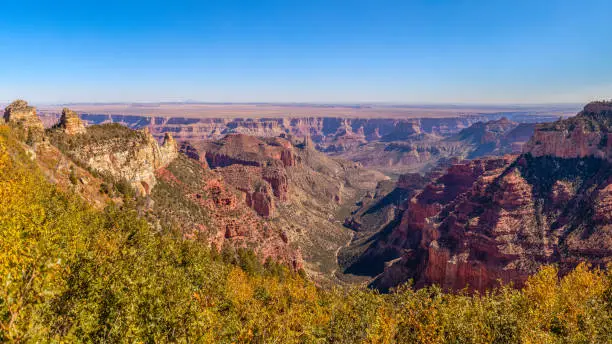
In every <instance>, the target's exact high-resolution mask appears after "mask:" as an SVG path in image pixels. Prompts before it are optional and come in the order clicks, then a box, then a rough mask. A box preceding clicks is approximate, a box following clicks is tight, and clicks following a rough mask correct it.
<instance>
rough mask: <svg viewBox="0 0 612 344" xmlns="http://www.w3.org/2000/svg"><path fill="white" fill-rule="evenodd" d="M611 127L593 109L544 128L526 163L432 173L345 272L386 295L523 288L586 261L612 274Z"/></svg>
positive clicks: (471, 164) (610, 112)
mask: <svg viewBox="0 0 612 344" xmlns="http://www.w3.org/2000/svg"><path fill="white" fill-rule="evenodd" d="M611 118H612V103H610V102H595V103H591V104H588V105H587V106H585V108H584V109H583V111H581V112H580V113H579V114H578V115H577V116H575V117H572V118H569V119H566V120H559V121H556V122H553V123H545V124H540V125H537V126H536V128H535V132H534V134H533V136H532V137H531V139H530V140H529V141H528V142H527V143H526V144H525V145H524V146H523V149H522V152H521V154H520V155H505V156H502V157H489V158H479V159H474V160H466V161H463V162H459V163H455V164H451V166H450V167H448V168H447V169H445V170H444V172H442V173H440V171H436V172H433V173H432V174H431V175H430V176H429V180H430V182H429V183H427V184H426V185H425V186H423V187H421V189H420V191H416V192H415V193H414V196H413V197H411V198H409V199H407V200H405V201H403V203H402V204H401V206H399V207H398V210H397V211H396V214H395V217H394V218H393V219H392V221H391V222H390V225H389V226H387V227H385V228H383V229H381V230H378V231H374V234H371V233H370V235H369V236H366V238H367V240H365V241H361V242H356V243H355V246H356V247H352V248H350V249H349V250H348V252H346V253H349V252H350V253H351V254H350V255H348V254H347V258H345V265H344V266H345V267H346V269H347V271H350V272H352V273H356V274H364V275H368V276H373V277H374V280H373V281H372V283H371V286H372V287H375V288H377V289H380V290H383V291H386V290H389V289H390V288H393V287H396V286H399V285H400V284H402V283H404V282H406V281H408V280H412V281H414V285H415V286H416V287H420V286H424V285H430V284H438V285H440V286H442V287H443V288H444V289H447V290H461V289H463V288H468V290H471V291H474V290H478V291H484V290H489V289H491V288H493V287H496V286H499V284H500V283H503V284H506V283H513V284H514V285H515V286H522V285H523V283H524V282H525V280H526V279H527V278H528V276H530V275H531V274H533V273H534V272H535V271H537V269H538V268H539V267H540V266H542V265H544V264H553V263H554V264H557V265H558V266H559V268H560V271H561V273H564V272H567V271H569V270H570V269H572V268H573V267H575V266H576V264H578V263H579V262H582V261H587V262H590V263H591V264H594V265H595V266H600V267H605V266H606V264H608V263H610V261H611V259H612V231H611V230H610V229H611V228H612V222H611V220H612V219H611V218H610V216H608V215H607V209H609V204H608V203H609V199H610V198H609V190H610V188H611V186H610V183H612V176H611V174H610V173H611V172H610V171H611V169H610V167H611V166H610V161H609V159H608V157H609V145H608V144H607V142H608V141H607V138H608V132H609V130H610V128H611V127H610V123H611V122H610V119H611ZM426 177H427V176H426ZM406 178H408V179H409V180H411V178H409V176H407V177H406ZM403 184H404V185H402V184H401V183H398V185H397V188H405V187H406V185H405V184H406V183H403ZM416 184H419V183H416ZM421 184H422V182H421ZM412 185H413V184H410V183H409V185H408V188H410V187H412ZM416 188H419V186H418V185H417V186H416ZM413 192H414V191H413ZM407 197H409V196H407ZM365 212H367V210H365V211H364V210H361V213H358V214H357V215H360V214H363V213H365ZM359 217H360V216H358V219H357V221H359ZM360 230H362V231H363V230H364V229H363V228H360Z"/></svg>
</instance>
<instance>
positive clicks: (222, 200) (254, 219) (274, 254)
mask: <svg viewBox="0 0 612 344" xmlns="http://www.w3.org/2000/svg"><path fill="white" fill-rule="evenodd" d="M182 159H183V158H179V159H178V162H181V163H184V164H189V162H188V161H184V160H182ZM199 166H201V165H199ZM180 168H182V167H179V166H174V165H173V164H171V165H170V166H169V168H162V169H159V170H158V171H157V173H156V176H157V178H158V179H159V181H160V183H163V184H166V185H168V187H170V188H171V189H176V190H178V191H179V193H180V195H178V196H175V197H184V198H183V200H181V202H185V201H188V202H190V203H192V204H195V205H197V206H198V207H199V208H201V209H202V210H201V213H202V214H204V215H203V216H202V217H194V218H185V217H184V216H181V215H176V216H175V221H178V222H179V223H181V224H182V226H181V227H182V229H183V231H184V233H185V235H186V236H187V237H191V238H201V240H205V241H206V242H208V243H209V244H213V245H214V246H215V247H217V248H221V247H222V246H223V245H225V244H230V245H232V246H234V247H254V248H255V250H256V252H258V253H259V256H260V257H261V258H262V259H263V260H265V259H266V258H268V257H271V258H273V259H275V260H277V261H280V262H284V263H286V264H288V265H289V266H291V267H293V268H295V269H299V268H301V267H302V265H303V260H302V257H301V253H300V252H299V250H296V249H294V248H291V247H290V246H289V245H288V243H287V242H286V240H284V239H283V237H282V235H281V234H282V233H281V230H280V229H279V228H275V227H274V226H273V225H271V224H270V223H267V222H265V221H263V220H262V218H261V217H259V216H257V214H256V213H255V211H254V210H253V209H251V208H254V209H255V210H257V211H258V212H262V213H263V214H267V215H272V212H273V207H272V204H268V208H267V209H266V202H269V201H271V198H272V196H271V195H270V193H271V192H270V191H269V190H265V189H258V190H253V191H252V192H250V193H247V194H248V197H247V199H246V200H245V199H244V198H240V197H238V196H237V195H238V194H237V193H236V191H235V189H233V187H231V186H229V184H228V183H227V182H226V181H225V179H224V178H223V177H222V175H221V174H217V173H214V172H212V171H203V170H201V172H200V174H199V175H197V176H196V179H194V180H185V179H184V178H185V177H182V176H179V175H177V174H175V173H173V172H172V171H171V169H180ZM242 172H245V171H242ZM154 199H155V196H154ZM245 201H246V202H245ZM247 203H249V204H247ZM166 211H168V210H167V209H166ZM263 214H262V215H263Z"/></svg>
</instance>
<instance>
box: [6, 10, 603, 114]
mask: <svg viewBox="0 0 612 344" xmlns="http://www.w3.org/2000/svg"><path fill="white" fill-rule="evenodd" d="M94 3H95V4H94ZM0 11H1V13H2V14H1V19H0V101H6V100H10V99H14V98H17V97H19V98H25V99H28V100H31V101H33V102H38V103H41V102H81V101H87V102H89V101H169V100H188V99H189V100H200V101H235V102H243V101H244V102H250V101H281V102H294V101H304V102H370V101H372V102H403V103H437V102H442V103H463V102H471V103H491V102H497V103H511V102H527V103H535V102H585V101H588V100H590V99H594V98H602V97H606V98H611V97H612V43H611V42H612V1H610V0H582V1H569V0H559V1H555V0H540V1H538V0H532V1H522V0H514V1H512V0H507V1H497V0H488V1H485V0H482V1H477V0H472V1H467V0H454V1H450V0H449V1H436V0H430V1H425V0H423V1H410V0H404V1H384V0H376V1H375V0H372V1H340V0H321V1H319V0H279V1H257V0H244V1H233V0H217V1H206V0H200V1H179V0H175V1H170V0H169V1H129V0H124V1H115V0H106V1H87V0H82V1H62V0H57V1H51V0H48V1H28V0H18V1H17V0H3V1H2V4H1V6H0Z"/></svg>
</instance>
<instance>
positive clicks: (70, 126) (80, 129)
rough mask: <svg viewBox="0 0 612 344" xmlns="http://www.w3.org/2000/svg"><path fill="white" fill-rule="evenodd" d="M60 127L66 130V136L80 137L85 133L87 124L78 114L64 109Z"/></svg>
mask: <svg viewBox="0 0 612 344" xmlns="http://www.w3.org/2000/svg"><path fill="white" fill-rule="evenodd" d="M58 125H59V126H60V127H61V128H62V129H64V132H65V133H66V135H78V134H83V133H84V132H85V130H86V129H85V124H83V121H81V119H80V118H79V115H77V113H76V112H74V111H72V110H70V109H68V108H64V109H63V110H62V117H60V120H59V123H58Z"/></svg>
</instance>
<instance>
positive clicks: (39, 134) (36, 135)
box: [4, 100, 45, 143]
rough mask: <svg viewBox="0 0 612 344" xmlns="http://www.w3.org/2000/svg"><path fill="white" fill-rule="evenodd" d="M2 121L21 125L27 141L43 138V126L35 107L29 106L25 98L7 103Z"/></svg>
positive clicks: (36, 140)
mask: <svg viewBox="0 0 612 344" xmlns="http://www.w3.org/2000/svg"><path fill="white" fill-rule="evenodd" d="M4 121H5V122H6V123H9V124H13V125H18V126H20V127H22V128H23V129H24V130H25V131H26V135H27V140H28V141H29V142H32V143H33V142H38V141H42V140H43V138H44V130H45V128H44V126H43V123H42V121H41V120H40V118H38V116H37V115H36V108H35V107H33V106H29V105H28V103H27V102H26V101H25V100H15V101H14V102H12V103H11V104H10V105H8V106H7V107H6V108H5V109H4Z"/></svg>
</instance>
